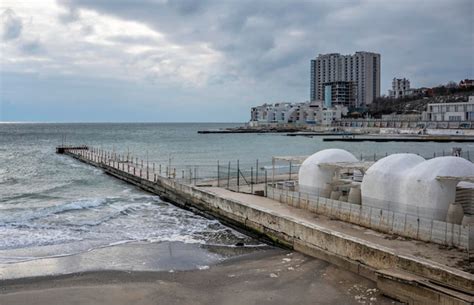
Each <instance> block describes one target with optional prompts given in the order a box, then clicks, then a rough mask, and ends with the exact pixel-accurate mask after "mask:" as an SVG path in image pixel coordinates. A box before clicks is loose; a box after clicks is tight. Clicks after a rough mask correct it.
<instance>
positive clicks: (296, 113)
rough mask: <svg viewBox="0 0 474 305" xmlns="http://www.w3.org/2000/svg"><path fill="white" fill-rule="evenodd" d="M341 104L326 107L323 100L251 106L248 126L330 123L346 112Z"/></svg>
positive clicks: (326, 124)
mask: <svg viewBox="0 0 474 305" xmlns="http://www.w3.org/2000/svg"><path fill="white" fill-rule="evenodd" d="M347 111H348V110H347V108H346V107H344V106H341V105H335V106H332V107H326V106H325V105H324V104H323V102H316V101H314V102H311V103H309V102H306V103H275V104H263V105H261V106H257V107H252V109H251V118H250V122H249V125H250V126H265V125H286V124H294V125H325V126H328V125H331V124H332V123H333V122H334V121H337V120H340V119H341V118H342V116H343V115H346V114H347Z"/></svg>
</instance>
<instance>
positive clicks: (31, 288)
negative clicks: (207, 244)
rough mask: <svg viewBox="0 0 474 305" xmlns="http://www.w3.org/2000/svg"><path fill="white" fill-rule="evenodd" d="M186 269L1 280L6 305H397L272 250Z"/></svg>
mask: <svg viewBox="0 0 474 305" xmlns="http://www.w3.org/2000/svg"><path fill="white" fill-rule="evenodd" d="M202 269H203V270H186V271H174V272H170V271H129V272H127V271H88V272H80V273H73V274H68V275H59V276H45V277H39V278H38V277H36V278H20V279H11V280H4V281H0V304H2V305H4V304H5V305H6V304H8V305H16V304H18V305H19V304H21V305H27V304H37V305H43V304H44V305H55V304H58V305H59V304H61V305H64V304H114V305H120V304H124V305H125V304H127V305H129V304H146V305H148V304H197V305H199V304H224V305H226V304H229V305H230V304H232V305H234V304H258V305H263V304H272V305H275V304H398V303H396V302H395V301H393V300H391V299H388V298H386V297H384V296H382V295H380V292H379V291H378V290H377V289H376V288H375V284H374V283H373V282H371V281H368V280H366V279H364V278H362V277H360V276H358V275H356V274H353V273H351V272H348V271H345V270H342V269H339V268H337V267H335V266H333V265H330V264H328V263H326V262H324V261H321V260H317V259H313V258H310V257H307V256H304V255H302V254H299V253H296V252H291V251H286V250H281V249H270V250H263V251H257V252H253V253H250V254H246V255H242V256H239V257H234V258H230V259H227V260H225V261H224V262H222V263H219V264H216V265H211V266H210V267H205V268H202Z"/></svg>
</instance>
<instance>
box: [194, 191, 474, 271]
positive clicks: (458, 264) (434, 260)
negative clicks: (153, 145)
mask: <svg viewBox="0 0 474 305" xmlns="http://www.w3.org/2000/svg"><path fill="white" fill-rule="evenodd" d="M202 189H204V190H206V191H208V192H212V193H214V194H216V195H218V196H219V197H223V198H226V199H230V200H234V201H238V202H240V203H241V204H243V205H248V206H251V207H254V208H259V209H266V210H268V211H272V213H274V214H278V215H279V216H280V217H283V218H288V219H291V220H294V221H297V222H302V223H308V224H311V225H313V226H314V225H316V226H318V227H319V229H320V230H323V231H328V232H333V233H334V234H341V235H344V238H348V239H358V240H360V242H362V243H365V244H373V246H374V247H376V248H381V247H384V248H386V250H387V251H388V252H392V253H395V254H396V255H402V256H411V257H413V259H416V260H419V261H424V262H425V263H427V264H432V265H439V266H440V267H442V268H450V269H452V272H463V273H465V276H468V277H469V276H470V277H472V279H473V280H474V275H473V274H472V273H470V274H469V273H468V271H467V270H466V272H465V271H461V270H460V269H461V268H462V266H465V267H466V268H467V267H468V266H469V264H468V261H467V260H468V256H467V252H465V251H462V250H460V249H456V248H452V249H447V248H446V247H443V246H440V245H436V244H433V243H427V242H423V241H417V240H410V239H407V238H402V237H395V236H393V235H389V234H385V233H381V232H376V231H374V230H371V229H367V228H364V227H361V226H358V225H354V224H351V223H347V222H343V221H339V220H331V219H329V218H328V217H326V216H324V215H318V214H315V213H312V212H309V211H307V210H303V209H298V208H295V207H292V206H289V205H286V204H284V203H280V202H278V201H275V200H272V199H269V198H266V197H260V196H255V195H250V194H242V193H236V192H232V191H229V190H226V189H223V188H217V187H206V188H202Z"/></svg>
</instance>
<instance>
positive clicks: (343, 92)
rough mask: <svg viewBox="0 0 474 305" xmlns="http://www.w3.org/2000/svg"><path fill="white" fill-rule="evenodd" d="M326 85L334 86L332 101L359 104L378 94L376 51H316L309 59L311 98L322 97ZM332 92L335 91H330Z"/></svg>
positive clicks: (378, 75) (367, 101)
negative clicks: (326, 52)
mask: <svg viewBox="0 0 474 305" xmlns="http://www.w3.org/2000/svg"><path fill="white" fill-rule="evenodd" d="M326 86H337V89H336V88H335V89H333V90H336V91H337V92H338V93H339V92H340V94H332V102H333V103H334V104H343V105H346V106H350V107H360V106H364V105H368V104H370V103H372V101H373V100H374V99H375V98H377V97H379V96H380V54H377V53H371V52H356V53H355V54H354V55H341V54H339V53H330V54H320V55H319V56H318V57H317V58H315V59H312V60H311V86H310V87H311V93H310V100H311V101H322V100H324V90H325V88H326ZM333 93H335V92H334V91H333Z"/></svg>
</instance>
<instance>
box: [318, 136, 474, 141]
mask: <svg viewBox="0 0 474 305" xmlns="http://www.w3.org/2000/svg"><path fill="white" fill-rule="evenodd" d="M323 141H325V142H339V141H340V142H438V143H449V142H457V143H463V142H474V137H471V136H423V135H420V136H418V135H407V136H400V135H386V136H378V135H377V136H371V135H367V136H356V135H352V136H348V135H343V136H340V137H329V138H323Z"/></svg>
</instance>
